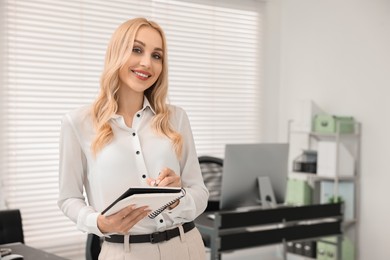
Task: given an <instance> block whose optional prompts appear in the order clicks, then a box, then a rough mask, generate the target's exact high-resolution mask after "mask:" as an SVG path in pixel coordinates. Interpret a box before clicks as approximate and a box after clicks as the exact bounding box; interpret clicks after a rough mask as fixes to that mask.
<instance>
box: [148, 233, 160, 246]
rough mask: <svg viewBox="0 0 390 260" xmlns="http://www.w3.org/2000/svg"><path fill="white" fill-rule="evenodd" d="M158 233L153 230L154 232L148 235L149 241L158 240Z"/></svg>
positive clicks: (154, 241)
mask: <svg viewBox="0 0 390 260" xmlns="http://www.w3.org/2000/svg"><path fill="white" fill-rule="evenodd" d="M159 234H160V233H159V232H154V233H152V234H150V235H149V238H150V243H152V244H155V243H158V242H160V241H158V240H157V238H158V235H159Z"/></svg>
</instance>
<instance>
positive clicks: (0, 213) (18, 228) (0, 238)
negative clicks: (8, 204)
mask: <svg viewBox="0 0 390 260" xmlns="http://www.w3.org/2000/svg"><path fill="white" fill-rule="evenodd" d="M15 242H21V243H24V234H23V225H22V216H21V214H20V210H18V209H9V210H0V244H7V243H15Z"/></svg>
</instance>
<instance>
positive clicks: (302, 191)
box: [286, 179, 313, 206]
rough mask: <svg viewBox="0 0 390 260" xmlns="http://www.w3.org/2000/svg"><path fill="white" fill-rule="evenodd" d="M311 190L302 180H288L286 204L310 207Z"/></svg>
mask: <svg viewBox="0 0 390 260" xmlns="http://www.w3.org/2000/svg"><path fill="white" fill-rule="evenodd" d="M312 190H313V189H312V188H311V187H310V185H309V184H308V183H307V182H306V181H303V180H296V179H288V181H287V194H286V204H288V205H294V206H302V205H310V204H311V203H312V196H313V195H312V194H313V191H312Z"/></svg>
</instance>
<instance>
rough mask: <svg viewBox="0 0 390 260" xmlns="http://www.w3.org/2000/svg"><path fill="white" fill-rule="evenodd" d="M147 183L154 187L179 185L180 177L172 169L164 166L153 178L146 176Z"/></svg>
mask: <svg viewBox="0 0 390 260" xmlns="http://www.w3.org/2000/svg"><path fill="white" fill-rule="evenodd" d="M147 183H148V184H149V185H150V186H155V187H181V178H180V176H179V175H177V174H176V173H175V172H174V171H173V170H171V169H169V168H164V169H163V170H161V171H160V173H159V175H158V177H157V178H156V179H155V180H154V179H152V178H148V179H147Z"/></svg>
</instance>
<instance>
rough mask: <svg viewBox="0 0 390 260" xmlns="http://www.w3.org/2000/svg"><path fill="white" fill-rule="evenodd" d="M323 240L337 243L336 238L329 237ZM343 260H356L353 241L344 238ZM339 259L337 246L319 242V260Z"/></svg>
mask: <svg viewBox="0 0 390 260" xmlns="http://www.w3.org/2000/svg"><path fill="white" fill-rule="evenodd" d="M323 240H327V241H330V242H333V243H336V238H335V237H328V238H325V239H323ZM341 254H342V256H341V259H342V260H355V248H354V246H353V244H352V241H351V240H350V239H348V238H347V237H344V239H343V241H342V245H341ZM333 259H337V248H336V246H335V245H332V244H329V243H326V242H321V241H318V242H317V260H333Z"/></svg>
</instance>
